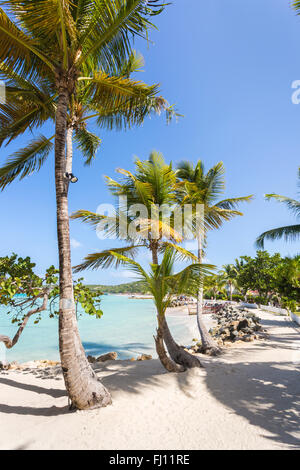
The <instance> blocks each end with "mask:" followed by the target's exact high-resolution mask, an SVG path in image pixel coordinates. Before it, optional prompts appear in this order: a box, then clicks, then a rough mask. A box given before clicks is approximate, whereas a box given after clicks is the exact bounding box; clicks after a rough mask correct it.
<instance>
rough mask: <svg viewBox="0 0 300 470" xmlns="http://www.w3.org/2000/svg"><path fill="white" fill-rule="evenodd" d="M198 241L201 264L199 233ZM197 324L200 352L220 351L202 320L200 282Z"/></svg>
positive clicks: (201, 289) (201, 288)
mask: <svg viewBox="0 0 300 470" xmlns="http://www.w3.org/2000/svg"><path fill="white" fill-rule="evenodd" d="M197 241H198V261H199V264H202V261H203V260H202V246H201V238H200V235H198V237H197ZM197 324H198V328H199V332H200V336H201V344H202V346H201V352H203V353H204V354H211V355H216V354H219V353H220V351H221V350H220V348H219V347H218V345H217V344H216V342H215V341H214V340H213V338H212V337H211V335H210V334H209V332H208V331H207V328H206V326H205V323H204V320H203V286H202V285H201V284H200V287H199V289H198V295H197Z"/></svg>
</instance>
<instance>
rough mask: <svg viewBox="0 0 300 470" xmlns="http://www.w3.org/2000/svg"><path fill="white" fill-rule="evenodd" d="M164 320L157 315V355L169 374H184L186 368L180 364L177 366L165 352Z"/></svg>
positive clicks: (155, 338)
mask: <svg viewBox="0 0 300 470" xmlns="http://www.w3.org/2000/svg"><path fill="white" fill-rule="evenodd" d="M162 320H163V317H161V316H160V315H157V322H158V329H157V331H156V336H154V341H155V347H156V352H157V355H158V357H159V359H160V362H161V363H162V365H163V366H164V368H165V369H166V370H167V371H168V372H184V371H185V368H184V367H183V366H181V365H180V364H176V362H174V361H173V360H172V359H170V358H169V356H168V354H167V351H166V350H165V346H164V338H163V327H162Z"/></svg>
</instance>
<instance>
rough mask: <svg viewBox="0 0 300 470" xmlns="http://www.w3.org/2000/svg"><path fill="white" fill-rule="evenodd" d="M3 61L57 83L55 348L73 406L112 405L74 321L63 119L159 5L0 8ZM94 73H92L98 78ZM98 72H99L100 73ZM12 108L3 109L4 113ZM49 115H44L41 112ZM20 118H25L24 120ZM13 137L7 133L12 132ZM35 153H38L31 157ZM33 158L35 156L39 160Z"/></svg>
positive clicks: (26, 1)
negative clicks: (57, 292) (82, 86)
mask: <svg viewBox="0 0 300 470" xmlns="http://www.w3.org/2000/svg"><path fill="white" fill-rule="evenodd" d="M2 5H5V6H6V7H7V11H8V14H10V16H11V17H12V18H13V20H12V19H11V18H10V17H9V16H8V14H6V12H5V11H4V10H3V9H2V8H0V62H1V63H2V66H3V68H5V69H7V70H8V71H9V73H10V74H12V73H13V71H14V72H15V73H17V74H18V75H19V76H20V77H21V78H23V79H25V80H28V81H31V82H32V83H38V82H40V79H41V77H42V81H43V83H44V84H46V86H48V87H49V86H51V84H55V86H54V90H53V93H54V94H55V95H56V101H55V109H54V111H53V112H54V113H55V151H54V153H55V186H56V207H57V237H58V251H59V270H60V305H59V311H60V315H59V346H60V356H61V364H62V370H63V374H64V380H65V384H66V389H67V393H68V396H69V399H70V401H71V406H72V407H74V408H79V409H88V408H93V407H99V406H106V405H108V404H110V403H111V397H110V394H109V392H108V391H107V390H106V389H105V387H104V386H103V385H102V384H101V382H100V381H99V380H98V379H97V376H96V375H95V373H94V372H93V370H92V369H91V367H90V365H89V363H88V361H87V358H86V356H85V353H84V349H83V347H82V344H81V341H80V337H79V332H78V327H77V322H76V314H75V304H74V293H73V282H72V265H71V250H70V234H69V217H68V189H69V181H68V179H66V177H65V174H66V158H65V146H66V132H67V126H68V112H70V109H71V108H72V106H71V105H72V103H73V101H74V99H75V97H76V93H77V89H78V83H79V82H81V81H82V82H83V83H89V84H92V86H91V87H90V88H89V90H91V91H90V93H91V94H90V99H91V100H92V98H93V96H94V95H95V94H97V90H98V89H99V88H98V87H99V85H100V86H101V78H102V77H101V76H100V79H99V76H98V72H97V71H104V73H108V74H110V75H113V71H114V70H115V69H116V68H117V69H118V70H119V69H120V68H121V67H122V64H123V63H124V61H125V60H126V59H127V58H128V56H129V54H130V45H131V39H132V37H133V36H135V35H140V36H143V35H144V34H145V33H146V32H147V30H148V29H149V28H150V27H151V26H152V24H151V21H150V17H151V16H152V15H154V14H156V13H159V12H160V11H161V9H162V7H158V8H157V6H158V2H157V0H150V1H148V2H147V3H145V2H144V0H114V2H111V1H109V0H103V1H101V2H98V1H97V2H95V1H92V0H72V1H71V0H57V1H56V2H53V1H51V0H39V1H36V2H32V0H23V1H22V2H20V1H17V0H7V1H1V2H0V6H2ZM95 71H96V72H95ZM99 73H101V72H99ZM46 106H47V103H45V102H43V106H42V107H40V108H37V107H36V108H33V109H32V108H30V107H28V108H27V112H26V114H25V115H24V114H23V115H21V116H20V115H19V114H18V112H19V110H20V108H19V107H18V106H17V107H16V112H15V116H14V106H12V108H13V109H11V110H9V112H8V121H9V117H10V116H14V117H15V133H16V135H17V134H18V132H19V131H20V130H25V128H27V127H25V124H24V122H25V121H26V126H27V125H28V119H29V120H30V119H31V125H32V127H35V126H37V125H40V124H41V123H42V122H44V114H45V108H46ZM7 108H9V106H8V107H6V108H5V109H7ZM46 114H47V115H48V112H47V113H46ZM22 118H23V119H22ZM9 136H11V133H9ZM35 153H36V152H35ZM36 154H37V153H36Z"/></svg>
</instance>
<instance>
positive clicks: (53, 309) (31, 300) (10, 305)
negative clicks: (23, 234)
mask: <svg viewBox="0 0 300 470" xmlns="http://www.w3.org/2000/svg"><path fill="white" fill-rule="evenodd" d="M35 266H36V265H35V263H32V262H31V259H30V258H29V257H26V258H21V257H18V256H17V255H16V254H13V255H11V256H6V257H3V258H0V304H1V305H4V306H6V307H7V309H8V312H7V313H9V314H11V316H12V319H11V322H12V323H13V324H16V325H17V326H18V329H17V331H16V333H15V335H14V337H13V338H9V337H8V336H4V335H0V342H3V343H4V344H5V346H6V348H7V349H11V348H12V347H13V346H15V345H16V344H17V342H18V340H19V338H20V336H21V334H22V332H23V330H24V328H25V327H26V325H27V322H28V320H29V319H30V317H32V316H35V320H34V324H37V323H39V321H40V320H41V318H42V317H41V314H42V312H44V311H46V310H48V314H49V317H50V318H54V317H56V316H57V317H58V315H59V308H58V304H57V300H58V298H59V285H58V273H59V271H58V270H57V269H55V267H54V266H50V267H49V268H48V269H47V270H46V272H45V275H44V276H42V277H40V276H38V275H37V274H35V273H34V270H33V269H34V268H35ZM100 295H101V292H100V291H99V290H94V291H92V290H91V289H89V288H88V287H86V286H84V285H83V284H82V279H79V280H78V281H76V282H74V298H75V305H76V310H77V307H78V305H79V304H80V305H81V307H82V308H83V309H84V311H85V312H86V313H87V314H89V315H95V316H96V317H97V318H100V317H101V316H102V310H101V309H100V298H99V297H100Z"/></svg>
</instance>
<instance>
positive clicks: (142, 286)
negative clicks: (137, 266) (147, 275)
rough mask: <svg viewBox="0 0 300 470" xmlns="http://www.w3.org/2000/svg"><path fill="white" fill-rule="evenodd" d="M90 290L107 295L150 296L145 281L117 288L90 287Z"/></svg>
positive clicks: (116, 286) (121, 285)
mask: <svg viewBox="0 0 300 470" xmlns="http://www.w3.org/2000/svg"><path fill="white" fill-rule="evenodd" d="M87 287H88V288H89V289H90V290H92V291H94V289H98V290H100V291H102V292H103V293H107V294H128V293H129V294H149V293H150V291H149V288H148V286H147V284H146V283H145V282H143V281H136V282H128V283H124V284H117V285H115V286H106V285H88V286H87Z"/></svg>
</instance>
